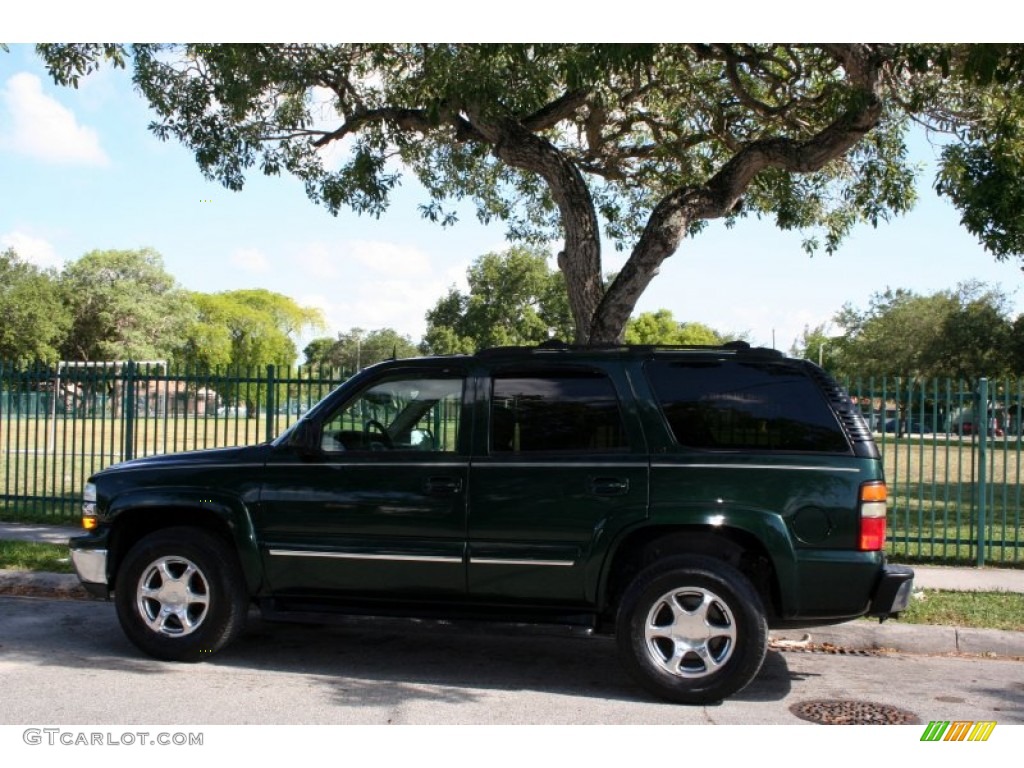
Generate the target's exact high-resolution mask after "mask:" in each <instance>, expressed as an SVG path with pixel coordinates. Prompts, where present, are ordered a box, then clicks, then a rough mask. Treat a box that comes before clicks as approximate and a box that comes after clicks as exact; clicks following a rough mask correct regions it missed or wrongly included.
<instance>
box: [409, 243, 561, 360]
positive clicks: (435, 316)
mask: <svg viewBox="0 0 1024 768" xmlns="http://www.w3.org/2000/svg"><path fill="white" fill-rule="evenodd" d="M466 278H467V281H468V282H469V293H468V294H463V293H462V292H461V291H459V290H457V289H456V288H454V287H452V288H451V289H450V290H449V291H448V294H447V295H445V296H444V297H442V298H441V299H440V300H439V301H438V302H437V304H436V305H435V306H434V308H433V309H432V310H430V311H429V312H427V332H426V335H425V336H424V340H423V348H424V351H427V352H430V353H433V354H450V353H456V352H475V351H476V350H478V349H482V348H484V347H497V346H507V345H516V344H538V343H540V342H543V341H547V340H548V339H549V338H551V337H552V336H554V337H557V338H561V339H565V338H570V337H571V335H572V316H571V314H570V311H569V301H568V296H567V295H566V292H565V282H564V281H563V279H562V276H561V275H559V274H558V272H555V271H553V270H552V269H551V268H550V267H549V266H548V257H547V254H546V253H545V252H544V251H543V250H542V249H537V248H534V249H530V248H525V247H515V248H511V249H509V250H507V251H505V252H503V253H488V254H485V255H484V256H481V257H480V258H478V259H477V260H476V261H475V262H473V265H472V266H471V267H470V268H469V269H468V270H467V272H466Z"/></svg>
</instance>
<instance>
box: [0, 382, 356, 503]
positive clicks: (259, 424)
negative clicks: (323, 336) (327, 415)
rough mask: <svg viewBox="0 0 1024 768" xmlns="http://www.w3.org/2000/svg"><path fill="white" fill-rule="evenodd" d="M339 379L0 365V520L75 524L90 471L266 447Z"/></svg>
mask: <svg viewBox="0 0 1024 768" xmlns="http://www.w3.org/2000/svg"><path fill="white" fill-rule="evenodd" d="M345 378H347V377H346V375H345V374H344V373H343V372H341V371H339V370H337V369H334V370H328V369H314V368H306V367H300V368H294V369H292V368H279V367H275V366H266V367H261V368H248V369H231V370H217V371H213V372H197V371H187V370H182V371H172V370H167V369H166V368H165V367H162V366H159V365H136V364H133V363H126V364H124V365H113V364H96V365H83V364H75V365H67V366H60V367H56V368H55V367H50V368H42V367H34V368H27V369H26V368H18V367H15V366H11V365H6V364H3V363H0V519H2V518H3V517H4V516H5V512H6V513H7V516H8V517H17V518H18V519H26V518H29V519H38V520H43V521H52V522H70V521H76V520H77V518H78V514H79V507H80V503H81V491H82V487H83V486H84V484H85V480H86V478H88V477H89V475H91V474H92V473H93V472H96V471H98V470H100V469H102V468H103V467H106V466H109V465H110V464H114V463H117V462H119V461H125V460H127V459H132V458H137V457H142V456H152V455H155V454H161V453H175V452H177V451H188V450H196V449H201V448H221V447H229V446H236V445H252V444H254V443H259V442H263V441H264V440H270V439H272V438H273V437H274V436H275V435H277V434H279V433H280V432H281V431H283V430H284V429H285V428H286V427H287V426H288V425H289V424H291V423H292V422H294V421H296V420H297V419H298V418H299V416H300V415H301V414H303V413H305V412H306V410H308V409H309V408H310V407H311V406H312V405H313V404H314V403H316V402H317V401H318V400H320V399H321V398H322V397H323V396H324V395H326V394H327V393H328V392H330V391H331V389H333V388H334V387H336V386H337V385H338V384H340V383H341V382H342V381H344V380H345Z"/></svg>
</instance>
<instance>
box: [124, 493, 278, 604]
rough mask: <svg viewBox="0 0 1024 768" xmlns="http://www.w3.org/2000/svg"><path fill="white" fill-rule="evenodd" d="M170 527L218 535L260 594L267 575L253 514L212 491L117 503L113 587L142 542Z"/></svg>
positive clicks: (131, 498)
mask: <svg viewBox="0 0 1024 768" xmlns="http://www.w3.org/2000/svg"><path fill="white" fill-rule="evenodd" d="M167 528H196V529H199V530H203V531H207V532H209V533H211V534H213V535H215V536H216V537H217V538H218V539H220V540H221V541H222V542H223V543H224V544H225V545H226V546H227V547H228V548H229V550H231V551H233V552H234V553H235V554H236V556H237V558H238V564H239V566H240V568H241V570H242V574H243V576H244V578H245V583H246V588H247V591H248V592H249V594H250V595H255V594H256V593H257V592H258V590H259V588H260V585H261V584H262V582H263V573H262V564H261V562H260V558H259V552H258V549H257V546H256V536H255V530H254V528H253V524H252V519H251V517H250V515H249V511H248V509H247V508H246V507H245V506H244V505H243V504H241V503H240V502H236V501H232V500H225V499H223V498H216V497H215V496H213V495H211V494H210V492H209V491H203V492H202V493H201V494H199V495H196V496H194V497H191V498H190V497H187V496H183V495H182V494H181V492H180V490H178V491H176V492H175V493H174V495H173V496H164V495H161V494H156V493H153V492H152V491H147V492H146V493H145V495H144V496H141V497H134V496H126V497H122V498H119V499H117V500H115V502H114V503H113V504H112V505H111V533H110V538H109V546H108V562H107V571H108V572H107V578H108V583H109V584H114V583H115V582H116V580H117V573H118V570H119V569H120V567H121V564H122V563H123V562H124V559H125V557H126V556H127V554H128V552H129V551H131V549H132V547H133V546H135V544H136V543H138V542H139V541H140V540H141V539H143V538H144V537H146V536H148V535H149V534H151V533H155V532H157V531H160V530H163V529H167Z"/></svg>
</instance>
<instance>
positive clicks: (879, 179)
mask: <svg viewBox="0 0 1024 768" xmlns="http://www.w3.org/2000/svg"><path fill="white" fill-rule="evenodd" d="M978 50H979V47H978V46H970V45H946V46H924V45H884V44H859V43H852V44H806V45H761V44H714V45H707V44H691V45H683V44H666V45H655V44H650V45H648V44H645V45H575V44H574V45H566V44H531V45H521V44H516V45H511V44H487V45H470V44H428V45H422V44H415V45H394V44H347V45H338V46H325V45H291V44H288V45H235V44H232V45H206V44H203V45H180V46H179V45H175V46H159V45H149V44H137V45H132V46H120V45H106V46H100V45H44V46H40V47H39V51H40V54H41V55H42V57H43V59H44V60H45V62H46V64H47V66H48V68H49V70H50V72H51V74H52V76H53V77H54V79H55V80H56V82H58V83H61V84H65V85H76V84H77V83H78V80H79V78H80V77H82V76H83V75H84V74H86V73H88V72H89V71H90V70H91V69H94V68H95V67H97V66H99V65H100V64H101V63H102V62H103V61H104V60H106V61H109V62H111V63H113V64H114V65H115V66H127V65H128V63H129V62H130V64H131V66H132V68H133V71H134V82H135V83H136V85H137V86H138V88H139V89H140V91H141V92H142V94H143V95H144V97H145V98H146V99H147V100H148V102H149V104H150V106H151V107H152V108H153V110H155V112H156V115H157V118H156V121H155V122H154V123H153V124H152V129H153V130H154V131H155V133H156V135H157V136H159V137H160V138H162V139H176V140H179V141H181V142H182V143H184V144H185V145H186V146H187V147H189V148H190V149H191V150H193V151H194V152H195V156H196V161H197V163H198V164H199V167H200V169H201V170H202V172H203V173H204V174H205V175H206V176H207V177H208V178H211V179H216V180H219V181H220V182H221V183H223V184H224V185H225V186H227V187H228V188H230V189H241V188H242V186H243V184H244V182H245V176H246V174H247V173H248V172H249V171H250V170H251V169H252V168H254V167H257V168H259V169H260V170H261V171H262V172H263V173H266V174H278V173H281V172H288V173H291V174H294V175H295V176H297V177H298V178H299V179H301V180H302V181H303V182H304V185H305V189H306V192H307V194H308V195H309V197H310V198H312V199H313V200H314V201H316V202H318V203H321V204H323V205H324V206H326V207H327V209H328V210H329V211H331V212H332V213H336V212H337V211H338V210H339V209H340V208H342V207H350V208H352V209H354V210H356V211H358V212H362V213H370V214H372V215H379V214H380V213H381V212H382V211H383V210H385V209H386V208H387V206H388V203H389V194H390V191H391V190H392V189H393V188H394V187H395V186H396V185H397V184H398V183H399V179H400V176H401V171H400V170H399V166H398V165H396V163H394V162H392V160H393V159H394V158H398V159H400V160H401V161H402V163H403V164H404V168H406V169H410V170H411V171H412V172H413V173H415V174H416V176H417V177H418V179H419V180H420V181H421V182H422V183H423V185H424V186H425V188H426V190H427V193H428V195H429V200H428V201H427V202H426V203H425V204H424V205H423V206H422V211H423V213H424V215H425V216H427V217H429V218H430V219H433V220H435V221H439V222H441V223H443V224H449V223H452V222H453V221H454V220H455V218H456V217H455V214H454V212H453V211H452V210H451V208H450V203H451V202H452V201H457V200H460V199H469V200H472V201H473V202H474V203H475V205H476V208H477V215H478V216H479V217H480V218H482V219H484V220H492V219H498V220H502V221H504V222H506V224H507V226H508V231H509V235H510V237H512V238H513V239H515V240H518V241H525V242H528V243H539V242H547V241H550V240H552V239H558V240H560V241H561V242H562V250H561V252H560V254H559V257H558V265H559V267H560V269H561V270H562V272H563V273H564V276H565V285H566V289H567V291H568V296H569V304H570V306H571V308H572V317H573V321H574V326H575V340H576V341H577V342H580V343H588V342H605V341H614V340H617V339H619V338H620V337H621V335H622V333H623V329H624V327H625V325H626V322H627V320H628V318H629V316H630V314H631V313H632V311H633V308H634V307H635V305H636V302H637V300H638V298H639V297H640V295H641V294H642V293H643V291H644V290H645V289H646V287H647V285H648V284H649V283H650V281H651V280H652V279H653V278H654V276H655V275H656V274H657V272H658V269H659V267H660V265H661V264H662V262H663V261H664V260H665V259H666V258H669V257H670V256H671V255H672V254H674V253H675V252H676V250H677V248H678V247H679V246H680V244H681V242H682V240H683V239H684V237H686V236H693V235H696V234H697V233H698V232H699V231H700V230H701V229H702V228H703V226H704V225H705V224H706V222H708V221H709V220H711V219H716V218H722V217H724V218H726V219H727V220H730V221H731V220H734V219H735V218H737V217H739V216H746V215H756V216H771V217H772V218H773V219H774V220H775V223H776V224H777V225H778V226H779V227H781V228H783V229H800V230H803V231H806V232H808V233H809V234H808V236H807V237H806V239H805V247H806V248H807V249H808V250H809V251H811V252H813V251H814V250H816V249H817V248H820V247H824V249H825V250H826V251H828V252H832V251H834V250H835V249H836V248H837V247H838V245H839V243H840V242H841V241H842V239H843V238H844V237H845V236H846V235H847V233H848V232H849V231H850V230H851V228H852V227H853V226H854V225H855V224H857V223H860V222H867V223H870V224H872V225H877V224H878V222H879V221H883V220H885V219H887V218H889V217H890V216H891V215H892V214H898V213H901V212H903V211H905V210H906V209H907V208H909V207H910V205H912V203H913V200H914V172H913V166H912V164H911V163H909V161H908V159H907V157H906V147H905V144H904V140H903V137H904V133H905V131H906V129H907V127H908V125H909V123H910V121H911V120H916V121H919V122H925V123H926V124H928V125H929V126H931V127H933V128H935V129H937V130H942V131H945V132H947V133H948V134H949V135H953V136H964V134H963V133H961V134H956V133H954V132H955V131H957V130H959V129H965V128H966V129H969V130H968V133H967V134H966V137H965V138H964V141H965V142H966V146H968V147H970V148H980V151H981V152H982V154H983V155H985V156H986V157H987V156H993V157H994V156H999V157H1003V158H1006V157H1008V153H1007V151H1006V149H1005V148H1004V149H1003V150H1002V151H1001V152H997V153H994V154H993V153H992V151H991V148H992V147H993V145H994V144H995V141H994V136H995V137H998V136H999V135H1001V134H1000V131H1003V130H1006V129H1007V125H1008V124H1007V123H1006V122H1005V121H1004V122H1003V123H998V122H995V123H993V122H991V120H990V121H989V123H986V124H984V125H985V126H990V127H984V126H983V122H984V120H985V118H988V117H991V115H992V114H993V112H997V111H998V110H997V109H995V107H992V106H990V104H995V105H997V106H998V105H1000V104H1003V105H1005V104H1008V103H1009V102H1010V100H1011V94H1012V93H1013V91H1012V87H1011V86H1013V85H1015V84H1018V83H1019V82H1020V79H1021V78H1020V73H1019V70H1016V69H1015V68H1014V66H1013V64H1014V62H1015V61H1016V59H1017V50H1016V49H1015V48H1005V47H1004V48H1003V49H1000V51H998V52H997V53H999V55H998V56H996V57H995V58H996V59H997V61H996V63H995V64H994V65H991V66H989V69H990V70H992V71H997V72H1000V73H1004V74H1005V79H1006V82H997V80H996V79H994V78H990V79H988V80H985V79H984V78H979V77H977V74H976V73H977V71H984V68H982V67H979V66H976V65H974V64H971V62H972V60H973V59H979V58H980V59H981V60H991V59H992V58H993V56H991V55H982V56H980V57H979V56H977V55H976V53H977V51H978ZM982 53H985V52H984V51H982ZM972 57H973V58H972ZM1003 59H1006V61H1005V62H1004V61H1003ZM990 64H991V62H990ZM986 99H987V100H988V101H986ZM1014 108H1015V107H1014ZM1011 112H1012V110H1011ZM1012 114H1014V115H1015V114H1016V112H1012ZM335 143H338V144H340V146H342V147H344V148H345V151H346V152H347V156H346V159H345V160H343V161H342V162H341V163H340V165H337V166H334V165H327V164H325V163H326V161H325V153H323V152H322V150H323V148H324V147H327V146H329V145H332V144H335ZM952 157H953V156H952V155H950V156H947V157H946V158H945V160H944V161H945V162H946V163H947V164H950V167H951V168H956V167H958V166H957V163H955V162H952V160H951V158H952ZM960 165H961V166H963V165H965V164H963V163H961V164H960ZM956 178H957V182H956V184H952V183H949V184H943V185H940V191H942V192H944V193H946V194H950V195H951V196H952V199H953V200H954V202H956V203H957V204H958V205H963V200H962V198H959V197H957V196H956V195H955V194H954V190H963V189H967V190H971V189H973V188H974V186H975V184H976V177H975V176H972V175H970V174H961V175H960V176H957V177H956ZM984 210H985V211H986V212H987V213H991V214H992V215H1000V216H1006V215H1014V214H1015V212H1014V211H1010V212H1007V211H1005V210H998V211H996V210H993V209H992V207H991V206H989V207H988V208H985V209H984ZM1019 210H1020V209H1019V207H1018V208H1017V209H1016V211H1019ZM602 229H603V234H604V235H605V236H606V237H608V238H609V239H610V240H612V241H613V242H614V243H615V246H616V247H617V248H621V249H625V250H628V251H629V257H628V259H627V261H626V263H625V265H624V267H623V268H622V269H621V270H620V271H619V272H618V274H617V275H616V277H615V279H614V280H612V281H610V282H608V283H606V282H605V281H604V279H603V274H602V262H601V236H602ZM1003 247H1005V248H1011V249H1017V248H1018V244H1017V243H1016V242H1009V243H1006V244H1005V245H1004V246H1003ZM445 327H451V326H445ZM446 341H447V342H448V343H452V344H458V343H461V342H463V341H464V339H458V338H448V339H447V340H446Z"/></svg>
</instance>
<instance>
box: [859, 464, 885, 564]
mask: <svg viewBox="0 0 1024 768" xmlns="http://www.w3.org/2000/svg"><path fill="white" fill-rule="evenodd" d="M888 498H889V492H888V490H887V489H886V487H885V483H884V482H883V481H881V480H874V481H872V482H869V483H863V484H862V485H861V487H860V536H859V539H858V545H857V546H858V549H860V550H861V551H862V552H875V551H878V550H880V549H885V515H886V512H887V508H886V502H887V500H888Z"/></svg>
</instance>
